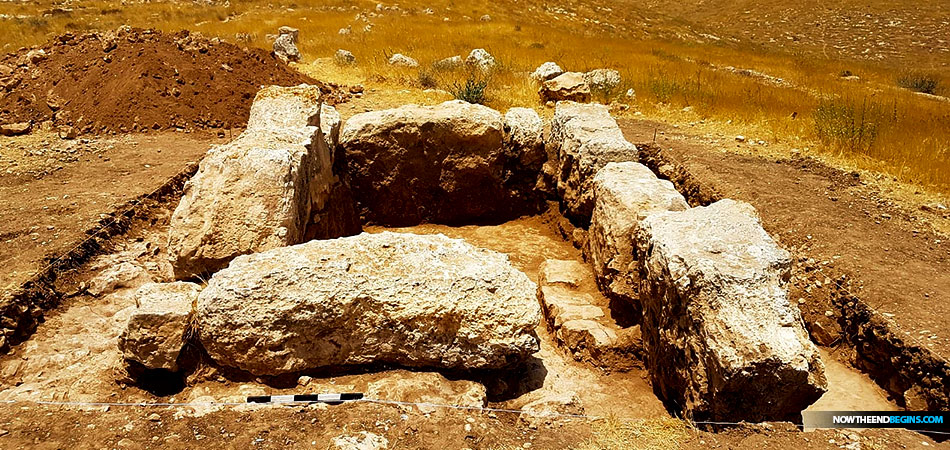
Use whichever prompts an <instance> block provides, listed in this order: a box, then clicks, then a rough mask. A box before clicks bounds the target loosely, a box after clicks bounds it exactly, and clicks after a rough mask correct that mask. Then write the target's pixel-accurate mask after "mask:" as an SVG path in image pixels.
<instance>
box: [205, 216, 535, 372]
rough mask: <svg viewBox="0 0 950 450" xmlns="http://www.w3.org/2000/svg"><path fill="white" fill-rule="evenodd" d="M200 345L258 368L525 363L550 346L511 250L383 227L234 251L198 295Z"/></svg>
mask: <svg viewBox="0 0 950 450" xmlns="http://www.w3.org/2000/svg"><path fill="white" fill-rule="evenodd" d="M197 314H198V323H199V329H200V335H201V343H202V344H203V345H204V348H205V349H206V350H207V352H208V355H210V356H211V358H212V359H214V360H215V361H216V362H217V363H218V364H221V365H223V366H227V367H233V368H237V369H241V370H245V371H248V372H250V373H253V374H255V375H280V374H284V373H292V372H300V371H305V370H308V369H315V368H320V367H329V366H347V365H367V364H376V363H386V364H397V365H402V366H407V367H431V368H440V369H450V370H471V369H498V368H504V367H508V366H512V365H516V364H518V363H519V362H521V361H523V360H524V359H526V358H527V357H529V356H530V355H531V354H533V353H535V352H536V351H537V350H538V348H539V341H538V337H537V335H536V332H535V328H536V327H537V325H538V323H539V322H540V314H541V313H540V307H539V305H538V302H537V300H536V298H535V284H534V283H533V282H531V281H530V280H529V279H528V277H527V275H525V274H524V273H522V272H520V271H518V270H517V269H515V268H514V267H512V265H511V263H510V262H509V260H508V257H507V256H506V255H503V254H500V253H496V252H493V251H489V250H484V249H479V248H476V247H473V246H472V245H470V244H468V243H465V242H464V241H462V240H457V239H449V238H447V237H445V236H443V235H426V236H423V235H415V234H400V233H391V232H384V233H379V234H368V233H363V234H360V235H358V236H353V237H346V238H339V239H331V240H315V241H310V242H307V243H305V244H300V245H295V246H290V247H283V248H279V249H274V250H270V251H266V252H262V253H256V254H253V255H246V256H240V257H238V258H235V259H234V260H233V261H232V262H231V264H230V266H228V267H227V268H226V269H223V270H221V271H220V272H218V273H216V274H215V275H214V277H212V278H211V280H210V281H209V282H208V286H207V287H206V288H205V289H204V290H203V291H202V292H201V294H200V295H199V296H198V300H197Z"/></svg>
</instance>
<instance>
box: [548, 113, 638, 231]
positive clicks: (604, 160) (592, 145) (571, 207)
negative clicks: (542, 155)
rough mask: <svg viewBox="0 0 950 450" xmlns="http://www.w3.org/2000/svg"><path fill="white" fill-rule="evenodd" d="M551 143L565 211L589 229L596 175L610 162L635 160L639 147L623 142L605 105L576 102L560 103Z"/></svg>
mask: <svg viewBox="0 0 950 450" xmlns="http://www.w3.org/2000/svg"><path fill="white" fill-rule="evenodd" d="M548 144H549V145H551V146H553V147H554V149H553V150H554V151H553V153H554V154H555V155H557V160H558V167H557V193H558V196H559V197H560V199H561V206H562V210H563V211H564V213H565V215H566V216H568V218H570V219H571V221H573V222H574V223H576V224H578V225H580V226H583V227H587V225H588V224H589V223H590V218H591V214H592V213H593V210H594V189H593V178H594V175H595V174H597V171H599V170H600V169H602V168H603V167H604V166H606V165H607V164H608V163H611V162H626V161H636V160H637V148H636V147H634V145H633V144H631V143H629V142H627V140H626V139H624V137H623V133H622V132H621V131H620V127H619V126H617V121H615V120H614V119H613V117H611V116H610V112H609V111H608V110H607V107H606V106H604V105H599V104H594V103H592V104H581V103H574V102H558V104H557V108H556V109H555V112H554V119H553V121H552V122H551V136H550V139H549V140H548Z"/></svg>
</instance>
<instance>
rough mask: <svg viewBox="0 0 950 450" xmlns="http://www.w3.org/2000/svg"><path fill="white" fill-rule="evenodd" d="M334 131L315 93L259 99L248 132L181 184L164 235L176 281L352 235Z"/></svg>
mask: <svg viewBox="0 0 950 450" xmlns="http://www.w3.org/2000/svg"><path fill="white" fill-rule="evenodd" d="M339 127H340V117H339V114H337V113H336V111H335V110H333V109H332V108H331V107H329V106H326V105H322V104H321V101H320V90H319V88H318V87H316V86H306V85H301V86H296V87H277V86H271V87H267V88H264V89H262V90H261V91H260V92H258V94H257V96H256V97H255V99H254V103H253V104H252V105H251V112H250V119H249V120H248V125H247V129H246V130H245V131H244V132H243V133H241V135H240V136H239V137H238V138H237V139H235V140H234V141H232V142H230V143H228V144H224V145H219V146H215V147H213V148H212V149H211V150H210V151H209V152H208V154H207V155H206V156H205V158H204V159H202V161H201V164H200V166H199V168H198V172H197V173H196V174H195V176H194V177H193V178H192V179H191V180H189V181H188V182H187V183H186V184H185V188H184V194H183V196H182V199H181V202H180V203H179V204H178V207H177V208H176V209H175V212H174V214H173V215H172V219H171V226H170V229H169V251H170V254H171V255H172V259H173V265H174V269H175V275H176V277H178V278H179V279H185V278H190V277H193V276H195V275H200V274H206V273H211V272H214V271H216V270H219V269H221V268H222V267H224V266H226V265H227V264H228V262H229V261H230V260H231V259H232V258H234V257H235V256H238V255H243V254H247V253H253V252H259V251H263V250H267V249H271V248H276V247H282V246H285V245H291V244H295V243H298V242H303V241H304V240H308V239H312V238H329V237H336V236H340V235H343V234H352V233H354V232H356V231H358V229H359V225H358V219H357V218H356V216H355V211H354V209H353V207H352V206H350V207H349V208H348V212H347V207H346V205H347V204H348V203H350V204H352V201H351V199H350V198H346V194H347V192H346V190H345V189H342V190H341V189H340V188H339V185H340V183H341V182H342V181H341V180H340V179H339V178H338V177H337V176H336V175H335V174H334V171H333V165H334V155H333V153H332V152H331V148H332V147H333V146H335V145H336V141H337V139H338V136H339ZM311 224H313V225H311Z"/></svg>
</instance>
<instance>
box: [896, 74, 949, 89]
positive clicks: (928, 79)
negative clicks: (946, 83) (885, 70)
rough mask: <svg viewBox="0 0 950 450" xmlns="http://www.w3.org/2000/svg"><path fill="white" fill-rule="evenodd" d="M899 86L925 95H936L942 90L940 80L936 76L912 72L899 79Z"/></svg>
mask: <svg viewBox="0 0 950 450" xmlns="http://www.w3.org/2000/svg"><path fill="white" fill-rule="evenodd" d="M897 85H898V86H900V87H902V88H904V89H910V90H912V91H914V92H922V93H924V94H936V93H937V89H939V88H940V79H939V78H937V76H936V75H933V74H927V73H920V72H910V73H905V74H903V75H901V76H900V77H898V78H897Z"/></svg>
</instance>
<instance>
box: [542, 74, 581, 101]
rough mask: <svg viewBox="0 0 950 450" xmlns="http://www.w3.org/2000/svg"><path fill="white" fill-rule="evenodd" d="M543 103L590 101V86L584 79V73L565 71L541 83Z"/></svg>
mask: <svg viewBox="0 0 950 450" xmlns="http://www.w3.org/2000/svg"><path fill="white" fill-rule="evenodd" d="M538 95H539V96H540V97H541V103H547V102H560V101H572V102H589V101H590V86H588V85H587V82H586V81H584V74H583V73H579V72H564V73H562V74H560V75H558V76H556V77H554V78H551V79H548V80H546V81H544V82H542V83H541V88H540V89H538Z"/></svg>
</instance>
